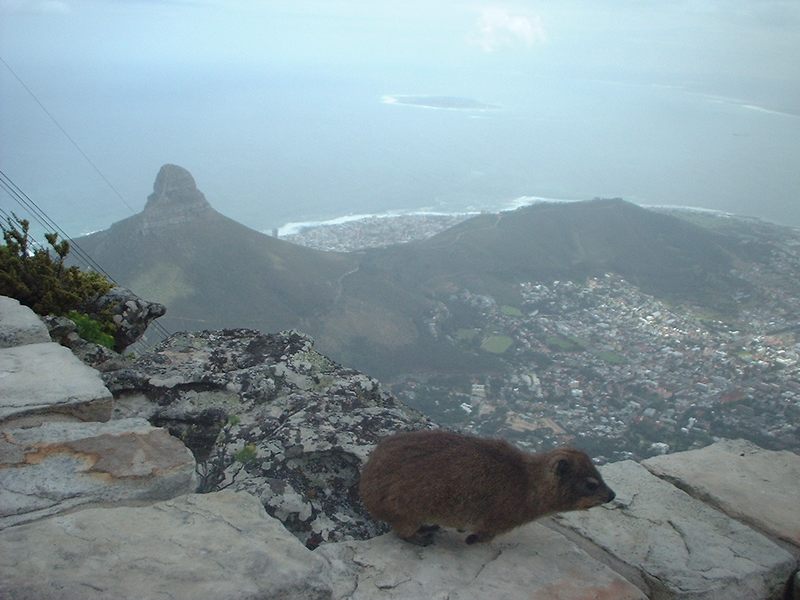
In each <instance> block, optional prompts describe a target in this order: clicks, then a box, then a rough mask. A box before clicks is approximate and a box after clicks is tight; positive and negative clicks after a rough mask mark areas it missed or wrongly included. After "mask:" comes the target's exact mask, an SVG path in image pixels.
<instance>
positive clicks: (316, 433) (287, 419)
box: [104, 329, 431, 547]
mask: <svg viewBox="0 0 800 600" xmlns="http://www.w3.org/2000/svg"><path fill="white" fill-rule="evenodd" d="M104 377H105V381H106V382H107V384H108V386H109V388H110V389H111V390H112V391H113V392H114V395H115V398H116V415H117V416H143V417H145V418H148V419H150V421H151V422H152V423H154V424H156V425H159V426H165V427H168V428H169V429H170V431H171V432H172V433H173V434H174V435H177V436H178V437H180V438H181V439H183V440H184V441H185V442H186V443H187V445H189V447H190V448H192V449H193V451H194V452H195V456H196V457H197V458H198V461H199V462H200V463H201V465H200V468H201V473H202V474H203V481H202V482H201V489H202V490H218V489H226V488H227V489H235V490H245V491H248V492H250V493H252V494H254V495H256V496H257V497H258V498H260V499H261V501H262V502H263V504H264V506H265V507H266V509H267V512H269V514H271V515H273V516H276V517H277V518H279V519H280V520H281V521H282V522H283V523H284V525H286V527H287V528H288V529H289V530H290V531H292V532H293V533H295V535H297V537H298V538H299V539H301V540H302V541H303V542H304V543H306V544H307V545H308V546H309V547H315V546H316V545H318V544H319V543H322V542H332V541H339V540H345V539H364V538H368V537H372V536H374V535H377V534H379V533H382V532H384V531H386V527H385V525H382V524H378V523H376V522H374V521H373V520H372V519H371V518H370V517H369V516H368V515H367V513H366V511H365V510H364V508H363V507H362V506H361V503H360V500H359V499H358V494H357V483H358V479H359V470H360V467H361V465H362V463H363V462H364V460H365V459H366V457H367V456H368V454H369V452H370V450H371V449H372V447H373V446H374V445H375V444H376V443H377V441H378V440H379V439H380V438H381V437H382V436H385V435H388V434H390V433H394V432H396V431H401V430H409V429H419V428H422V427H430V426H431V425H430V423H429V421H428V420H427V419H426V418H424V417H423V416H422V415H420V414H419V413H417V412H415V411H413V410H411V409H409V408H407V407H405V406H404V405H402V404H401V403H399V402H397V401H396V400H394V399H393V398H392V397H391V396H389V395H388V394H386V393H385V392H383V391H381V389H380V385H379V383H378V382H377V381H376V380H374V379H372V378H370V377H367V376H365V375H363V374H361V373H359V372H357V371H353V370H349V369H344V368H342V367H341V366H339V365H337V364H335V363H334V362H332V361H330V360H329V359H327V358H326V357H324V356H323V355H321V354H319V353H318V352H317V351H316V350H314V348H313V342H312V340H311V339H310V338H309V337H307V336H304V335H303V334H300V333H298V332H295V331H289V332H283V333H279V334H272V335H265V334H262V333H259V332H257V331H251V330H244V329H238V330H224V331H211V332H209V331H205V332H200V333H180V334H175V335H174V336H172V337H170V338H169V339H168V340H166V341H165V342H164V343H162V344H161V345H159V346H158V347H157V348H156V349H155V350H154V351H153V352H151V353H149V354H146V355H143V356H141V357H140V358H139V359H137V360H136V362H135V363H134V364H133V365H132V367H131V368H129V369H124V370H121V371H116V372H111V373H107V374H106V375H105V376H104Z"/></svg>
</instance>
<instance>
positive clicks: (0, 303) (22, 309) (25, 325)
mask: <svg viewBox="0 0 800 600" xmlns="http://www.w3.org/2000/svg"><path fill="white" fill-rule="evenodd" d="M49 341H50V336H49V335H48V333H47V327H45V325H44V323H43V322H42V320H41V319H40V318H39V317H38V316H37V315H36V313H34V312H33V311H32V310H31V309H30V308H28V307H27V306H22V305H21V304H20V303H19V301H18V300H15V299H14V298H9V297H8V296H0V348H11V347H13V346H22V345H24V344H41V343H43V342H49Z"/></svg>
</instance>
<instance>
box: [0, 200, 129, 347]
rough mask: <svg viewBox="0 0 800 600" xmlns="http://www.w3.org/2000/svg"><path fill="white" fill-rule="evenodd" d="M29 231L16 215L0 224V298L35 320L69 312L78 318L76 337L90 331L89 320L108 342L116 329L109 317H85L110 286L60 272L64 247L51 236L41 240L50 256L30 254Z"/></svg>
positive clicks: (69, 270) (72, 270)
mask: <svg viewBox="0 0 800 600" xmlns="http://www.w3.org/2000/svg"><path fill="white" fill-rule="evenodd" d="M29 227H30V223H29V222H28V221H27V220H26V219H20V218H18V217H17V216H16V215H14V219H13V220H12V219H7V222H6V224H5V225H2V224H0V229H2V231H3V244H2V245H0V295H3V296H10V297H12V298H16V299H17V300H19V302H20V303H21V304H24V305H25V306H28V307H30V308H31V309H32V310H33V311H34V312H35V313H37V314H39V315H57V316H63V315H68V313H70V312H71V311H75V312H76V313H80V314H82V315H83V316H84V318H82V319H81V320H82V322H83V325H81V324H79V323H76V324H77V325H78V328H79V331H80V329H81V328H83V329H84V330H85V331H90V330H91V329H92V327H93V325H91V324H88V321H87V319H89V320H93V321H95V322H97V323H98V324H99V331H100V334H103V335H111V336H112V338H113V334H114V331H115V330H116V327H115V325H114V322H113V321H112V320H111V315H110V314H107V313H104V314H91V310H89V306H90V304H91V303H92V302H93V301H94V300H96V299H97V298H99V297H100V296H102V295H103V294H105V293H107V292H108V291H109V290H110V289H111V288H112V287H114V284H112V283H111V282H110V281H109V280H108V279H106V278H105V277H104V276H103V275H101V274H99V273H96V272H93V271H81V270H80V269H79V268H78V267H74V266H73V267H67V266H65V265H64V258H65V257H66V256H67V254H68V253H69V249H70V248H69V242H68V241H66V240H61V241H59V240H58V235H57V234H55V233H47V234H45V239H46V240H47V243H48V244H49V245H50V248H51V249H50V250H46V249H44V248H32V246H31V239H30V236H29V233H28V230H29ZM87 314H90V317H89V316H87ZM100 334H98V335H100ZM81 335H82V334H81ZM90 335H94V334H92V333H90ZM91 341H94V340H91ZM103 345H106V344H103ZM112 345H113V344H112Z"/></svg>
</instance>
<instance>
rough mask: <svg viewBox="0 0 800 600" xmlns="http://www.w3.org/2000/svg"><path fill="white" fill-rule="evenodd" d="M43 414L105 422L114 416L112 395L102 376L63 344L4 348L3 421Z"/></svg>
mask: <svg viewBox="0 0 800 600" xmlns="http://www.w3.org/2000/svg"><path fill="white" fill-rule="evenodd" d="M42 412H62V413H70V414H76V415H77V416H79V417H80V418H83V419H84V420H97V421H104V420H107V419H108V418H109V417H110V415H111V392H109V391H108V389H107V388H106V386H105V385H103V381H102V380H101V379H100V373H98V372H97V371H95V370H94V369H92V368H91V367H88V366H86V365H85V364H83V363H82V362H81V361H80V360H78V359H77V358H76V357H75V356H74V355H73V354H72V352H71V351H70V350H69V349H67V348H64V347H63V346H60V345H59V344H56V343H53V342H47V343H44V344H28V345H25V346H17V347H15V348H3V349H0V422H2V421H3V420H5V419H8V418H11V417H17V416H23V415H27V414H36V413H42ZM103 417H104V418H103Z"/></svg>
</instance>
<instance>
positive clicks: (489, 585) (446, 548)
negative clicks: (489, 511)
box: [315, 524, 646, 600]
mask: <svg viewBox="0 0 800 600" xmlns="http://www.w3.org/2000/svg"><path fill="white" fill-rule="evenodd" d="M465 537H466V534H465V533H464V534H462V533H456V532H455V531H439V532H437V533H436V536H435V540H436V541H435V542H434V544H433V545H431V546H426V547H424V548H422V547H419V546H414V545H412V544H409V543H407V542H403V541H401V540H400V539H398V538H397V537H396V536H395V535H394V534H392V533H389V534H386V535H384V536H381V537H378V538H374V539H371V540H366V541H350V542H339V543H335V544H326V545H324V546H320V547H319V548H318V549H317V550H316V551H315V554H317V555H319V556H322V557H324V558H325V559H326V560H328V561H329V562H330V564H331V572H332V577H333V581H334V592H335V593H334V598H347V599H348V600H370V599H385V600H390V599H398V600H399V599H401V598H402V599H406V598H422V599H428V598H431V599H433V598H449V599H450V600H484V599H486V598H492V599H493V600H495V599H497V600H503V599H507V600H517V599H519V598H525V599H526V600H553V599H555V598H558V599H559V600H578V599H581V600H588V599H596V600H603V599H607V600H634V599H636V600H644V599H645V598H646V597H645V595H644V594H643V593H642V592H641V591H640V590H639V589H638V588H636V587H635V586H634V585H633V584H631V583H630V582H628V581H626V580H625V579H623V578H622V577H620V576H619V575H617V574H616V573H614V572H613V571H612V570H611V569H609V568H608V567H606V566H605V565H603V564H601V563H600V562H598V561H596V560H594V559H593V558H591V557H590V556H588V555H587V554H586V553H585V552H583V551H582V550H580V549H579V548H577V547H576V546H575V544H573V543H572V542H570V541H569V540H567V539H566V538H565V537H564V536H562V535H560V534H558V533H556V532H555V531H551V530H549V529H547V528H546V527H543V526H541V525H538V524H532V525H527V526H525V527H521V528H519V529H517V530H514V531H512V532H511V533H509V534H507V535H503V536H500V537H498V538H495V540H494V541H492V542H491V543H489V544H476V545H472V546H468V545H467V544H466V543H464V538H465Z"/></svg>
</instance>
